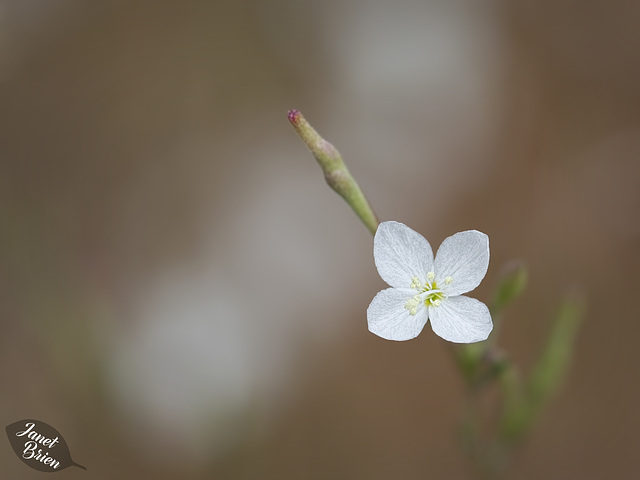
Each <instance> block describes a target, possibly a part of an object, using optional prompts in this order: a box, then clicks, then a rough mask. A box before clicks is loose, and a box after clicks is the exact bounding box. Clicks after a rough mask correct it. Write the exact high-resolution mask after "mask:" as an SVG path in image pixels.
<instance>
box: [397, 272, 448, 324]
mask: <svg viewBox="0 0 640 480" xmlns="http://www.w3.org/2000/svg"><path fill="white" fill-rule="evenodd" d="M444 283H445V285H451V284H452V283H453V277H446V278H445V279H444ZM410 287H411V288H413V289H414V290H416V291H417V292H418V294H417V295H414V296H413V297H411V298H410V299H409V300H407V302H406V303H405V304H404V308H406V309H407V310H409V314H410V315H416V314H417V313H418V307H419V306H420V303H424V306H425V307H429V306H432V307H439V306H440V305H441V304H442V301H443V300H446V298H447V294H446V293H445V292H444V291H443V290H441V289H440V288H438V284H437V283H436V274H435V273H433V272H429V273H427V281H426V282H425V283H421V282H420V279H419V278H418V277H412V278H411V285H410Z"/></svg>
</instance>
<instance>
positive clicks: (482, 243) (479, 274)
mask: <svg viewBox="0 0 640 480" xmlns="http://www.w3.org/2000/svg"><path fill="white" fill-rule="evenodd" d="M434 268H435V273H436V282H437V283H438V287H441V288H444V289H445V290H446V292H447V294H448V295H460V294H461V293H466V292H470V291H471V290H473V289H474V288H476V287H477V286H478V285H480V282H481V281H482V279H483V278H484V276H485V275H486V274H487V268H489V237H487V236H486V235H485V234H484V233H482V232H478V231H477V230H467V231H466V232H460V233H456V234H455V235H452V236H450V237H449V238H446V239H445V240H444V242H442V245H440V248H438V252H437V253H436V260H435V267H434ZM447 277H451V279H450V282H451V284H450V285H448V286H446V285H447V283H449V282H446V279H447Z"/></svg>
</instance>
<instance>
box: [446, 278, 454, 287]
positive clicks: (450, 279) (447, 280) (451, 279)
mask: <svg viewBox="0 0 640 480" xmlns="http://www.w3.org/2000/svg"><path fill="white" fill-rule="evenodd" d="M444 283H445V285H451V284H452V283H453V277H447V278H445V279H444Z"/></svg>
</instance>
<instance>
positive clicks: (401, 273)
mask: <svg viewBox="0 0 640 480" xmlns="http://www.w3.org/2000/svg"><path fill="white" fill-rule="evenodd" d="M373 258H374V260H375V262H376V267H377V268H378V273H379V274H380V276H381V277H382V279H383V280H384V281H385V282H387V283H388V284H389V285H391V286H392V287H396V288H409V286H410V285H411V279H412V277H414V276H415V277H418V278H419V279H420V281H421V282H423V283H424V282H425V281H426V279H427V278H426V276H427V273H429V272H431V271H432V270H433V251H432V250H431V245H429V242H427V240H426V239H425V238H424V237H423V236H422V235H420V234H419V233H418V232H416V231H414V230H412V229H410V228H409V227H407V226H406V225H404V224H402V223H398V222H382V223H381V224H380V226H379V227H378V230H377V231H376V236H375V237H374V239H373Z"/></svg>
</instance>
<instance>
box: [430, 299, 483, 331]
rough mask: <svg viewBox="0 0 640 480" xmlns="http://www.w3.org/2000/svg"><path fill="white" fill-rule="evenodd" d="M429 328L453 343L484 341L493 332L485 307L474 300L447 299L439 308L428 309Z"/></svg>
mask: <svg viewBox="0 0 640 480" xmlns="http://www.w3.org/2000/svg"><path fill="white" fill-rule="evenodd" d="M429 319H430V320H431V328H433V331H434V332H435V333H436V335H438V336H439V337H442V338H444V339H445V340H448V341H450V342H455V343H474V342H481V341H482V340H486V339H487V337H488V336H489V333H491V330H493V322H492V321H491V314H490V313H489V309H488V308H487V306H486V305H485V304H484V303H482V302H481V301H479V300H476V299H475V298H469V297H465V296H464V295H460V296H459V297H451V298H447V299H446V300H444V301H443V302H442V304H441V305H440V306H439V307H429Z"/></svg>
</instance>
